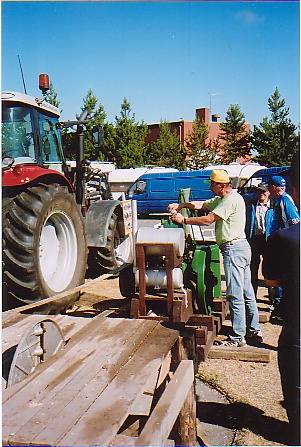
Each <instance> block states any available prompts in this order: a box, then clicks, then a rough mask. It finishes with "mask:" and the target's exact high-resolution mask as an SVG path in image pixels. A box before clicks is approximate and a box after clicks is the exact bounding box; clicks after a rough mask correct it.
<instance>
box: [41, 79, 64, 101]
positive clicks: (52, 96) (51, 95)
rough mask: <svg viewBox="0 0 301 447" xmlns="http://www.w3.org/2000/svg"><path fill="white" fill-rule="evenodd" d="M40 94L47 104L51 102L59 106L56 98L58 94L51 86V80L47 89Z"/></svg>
mask: <svg viewBox="0 0 301 447" xmlns="http://www.w3.org/2000/svg"><path fill="white" fill-rule="evenodd" d="M42 95H43V97H44V99H45V101H46V102H48V103H49V104H52V105H53V106H55V107H59V105H60V101H59V99H58V94H57V92H56V91H55V89H54V87H53V83H52V82H51V81H50V83H49V90H47V91H46V92H43V93H42Z"/></svg>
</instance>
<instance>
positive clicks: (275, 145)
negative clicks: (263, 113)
mask: <svg viewBox="0 0 301 447" xmlns="http://www.w3.org/2000/svg"><path fill="white" fill-rule="evenodd" d="M268 109H269V111H270V112H271V116H270V118H268V117H264V118H263V120H262V122H261V123H260V124H259V126H254V130H253V133H252V136H251V142H252V145H253V147H254V149H255V150H256V151H257V154H258V155H257V156H256V158H255V159H256V161H258V162H259V163H262V164H264V165H266V166H283V165H289V164H290V163H291V159H292V156H293V154H294V153H295V152H296V151H297V150H298V148H299V135H298V133H297V127H296V126H295V125H294V124H293V123H292V121H291V120H290V118H289V108H288V107H285V100H284V99H283V98H281V94H280V92H279V90H278V88H276V89H275V91H274V92H273V93H272V95H271V96H270V97H269V98H268Z"/></svg>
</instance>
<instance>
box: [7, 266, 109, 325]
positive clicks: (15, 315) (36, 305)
mask: <svg viewBox="0 0 301 447" xmlns="http://www.w3.org/2000/svg"><path fill="white" fill-rule="evenodd" d="M110 276H111V275H110V274H105V275H102V276H101V277H99V278H96V279H92V280H90V281H88V282H86V283H84V284H81V285H80V286H77V287H74V288H73V289H70V290H66V291H65V292H61V293H58V294H57V295H53V296H51V297H49V298H45V299H43V300H40V301H38V302H36V303H33V304H26V305H25V306H21V307H17V308H16V309H12V310H7V311H6V312H3V313H2V321H3V322H6V321H7V320H12V319H13V318H18V315H19V314H20V313H21V312H26V311H32V310H35V309H38V308H39V307H41V306H43V305H45V304H49V303H52V302H53V301H60V300H63V299H64V298H67V297H68V296H69V295H72V294H73V293H76V292H79V293H81V292H82V291H83V290H85V289H87V288H88V287H90V286H91V285H94V284H99V285H100V284H101V283H103V282H104V281H106V279H108V278H109V277H110Z"/></svg>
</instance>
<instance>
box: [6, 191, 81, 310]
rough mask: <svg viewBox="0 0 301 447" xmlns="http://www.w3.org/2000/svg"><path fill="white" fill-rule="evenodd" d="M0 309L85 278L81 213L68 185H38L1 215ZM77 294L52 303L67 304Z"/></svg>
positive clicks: (31, 300)
mask: <svg viewBox="0 0 301 447" xmlns="http://www.w3.org/2000/svg"><path fill="white" fill-rule="evenodd" d="M3 219H4V220H3V247H4V250H3V262H4V272H3V283H4V286H5V288H4V295H5V296H4V308H5V309H8V308H11V307H15V304H16V303H19V305H20V304H29V303H34V302H37V301H39V300H41V299H43V298H47V297H50V296H53V295H55V294H58V293H60V292H63V291H66V290H69V289H71V288H73V287H76V286H78V285H80V284H82V283H83V282H84V277H85V271H86V259H87V248H86V240H85V232H84V224H83V220H82V216H81V213H80V211H79V209H78V206H77V204H76V202H75V200H74V198H73V195H72V194H70V193H69V192H68V189H67V188H66V187H64V186H60V185H58V184H52V185H47V184H38V185H37V186H32V187H29V188H28V189H27V190H25V191H23V192H21V193H20V194H19V195H17V196H16V197H15V198H14V199H13V200H12V201H11V204H10V207H9V209H8V210H7V212H6V213H5V215H4V216H3ZM76 298H77V294H73V295H71V296H68V298H66V299H64V300H63V301H60V302H56V303H55V304H51V306H50V307H51V311H52V312H53V310H58V309H61V308H66V307H68V306H70V305H71V304H72V303H73V302H74V301H75V300H76Z"/></svg>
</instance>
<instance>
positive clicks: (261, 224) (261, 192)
mask: <svg viewBox="0 0 301 447" xmlns="http://www.w3.org/2000/svg"><path fill="white" fill-rule="evenodd" d="M245 202H246V235H247V239H248V242H249V244H250V246H251V251H252V257H251V264H250V268H251V281H252V286H253V289H254V292H255V296H256V294H257V288H258V270H259V265H260V261H261V260H262V274H263V275H264V269H265V250H266V241H267V237H268V235H269V234H270V230H271V225H272V221H273V209H272V206H273V203H272V200H271V199H270V192H269V190H268V185H267V184H265V183H260V184H259V185H258V186H257V187H256V193H255V194H253V195H252V196H249V197H248V196H246V197H245Z"/></svg>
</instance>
